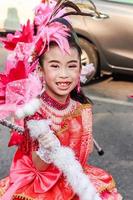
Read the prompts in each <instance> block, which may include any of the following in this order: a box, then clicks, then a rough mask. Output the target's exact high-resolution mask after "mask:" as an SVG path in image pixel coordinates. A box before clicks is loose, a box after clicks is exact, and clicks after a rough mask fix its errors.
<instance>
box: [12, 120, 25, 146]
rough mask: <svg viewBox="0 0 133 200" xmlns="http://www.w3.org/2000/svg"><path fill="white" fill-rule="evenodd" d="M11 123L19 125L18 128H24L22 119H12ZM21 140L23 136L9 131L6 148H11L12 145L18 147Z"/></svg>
mask: <svg viewBox="0 0 133 200" xmlns="http://www.w3.org/2000/svg"><path fill="white" fill-rule="evenodd" d="M11 121H12V122H13V123H15V124H17V125H19V126H22V127H24V120H23V119H21V120H17V119H12V120H11ZM23 140H24V135H23V134H20V133H18V132H17V131H14V130H11V131H10V140H9V142H8V147H11V146H14V145H17V146H18V145H20V144H22V142H23Z"/></svg>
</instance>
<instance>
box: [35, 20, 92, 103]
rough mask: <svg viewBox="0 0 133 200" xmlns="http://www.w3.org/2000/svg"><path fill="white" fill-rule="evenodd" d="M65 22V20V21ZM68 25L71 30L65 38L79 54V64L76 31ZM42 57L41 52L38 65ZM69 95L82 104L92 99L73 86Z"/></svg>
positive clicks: (41, 63)
mask: <svg viewBox="0 0 133 200" xmlns="http://www.w3.org/2000/svg"><path fill="white" fill-rule="evenodd" d="M65 24H66V21H65ZM68 25H69V28H70V30H71V32H70V33H69V36H68V38H67V39H68V43H69V45H70V47H72V48H76V49H77V51H78V54H79V59H80V66H81V53H82V50H81V48H80V45H79V42H78V36H77V35H76V33H75V31H74V30H73V28H72V26H71V25H70V24H69V23H68V22H67V26H68ZM49 46H50V47H54V46H57V44H56V43H55V42H53V41H51V42H50V44H49ZM44 58H45V53H44V54H42V55H41V56H40V57H39V64H40V66H43V60H44ZM81 67H82V66H81ZM70 96H71V98H72V99H73V100H75V101H78V102H80V103H83V104H86V103H91V104H92V101H91V100H90V99H89V98H88V97H86V96H85V95H84V93H83V91H82V90H80V92H77V88H74V89H73V90H72V91H71V93H70Z"/></svg>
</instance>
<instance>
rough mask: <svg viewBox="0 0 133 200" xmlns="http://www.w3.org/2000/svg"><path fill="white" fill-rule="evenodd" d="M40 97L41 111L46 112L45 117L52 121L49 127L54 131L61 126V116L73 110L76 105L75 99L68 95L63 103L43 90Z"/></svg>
mask: <svg viewBox="0 0 133 200" xmlns="http://www.w3.org/2000/svg"><path fill="white" fill-rule="evenodd" d="M41 99H42V111H43V112H44V113H45V114H46V116H47V118H48V119H50V120H51V121H52V125H51V128H52V129H53V130H54V131H58V130H59V129H60V128H61V122H62V119H63V117H64V116H65V115H67V114H69V113H71V112H73V111H74V110H75V109H76V107H77V103H76V101H74V100H72V99H71V98H70V97H68V98H67V100H66V102H65V103H64V104H63V103H60V102H58V101H57V100H55V99H53V98H52V97H50V96H49V95H48V94H47V93H46V92H44V93H43V95H42V97H41Z"/></svg>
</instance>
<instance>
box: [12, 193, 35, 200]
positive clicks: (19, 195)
mask: <svg viewBox="0 0 133 200" xmlns="http://www.w3.org/2000/svg"><path fill="white" fill-rule="evenodd" d="M15 198H18V199H24V200H35V199H33V198H31V197H28V196H26V195H24V194H14V195H13V200H15Z"/></svg>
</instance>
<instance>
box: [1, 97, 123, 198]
mask: <svg viewBox="0 0 133 200" xmlns="http://www.w3.org/2000/svg"><path fill="white" fill-rule="evenodd" d="M50 117H51V119H52V125H51V129H52V130H54V133H55V134H56V136H57V137H58V139H59V140H60V143H61V145H63V146H69V147H70V148H72V149H73V151H74V152H75V155H76V157H77V159H78V160H79V162H80V163H81V164H82V167H83V169H84V172H85V173H86V174H87V175H88V177H89V178H90V180H91V182H92V183H93V184H94V186H95V188H96V189H97V191H98V192H99V193H100V196H101V198H102V199H103V200H121V199H122V197H121V195H120V194H119V193H117V189H116V187H115V182H114V180H113V178H112V176H111V175H110V174H108V173H107V172H105V171H104V170H102V169H100V168H97V167H94V166H90V165H89V164H87V160H88V156H89V155H90V153H91V152H92V150H93V138H92V107H91V105H90V104H84V105H81V104H80V103H78V102H75V101H73V100H72V99H67V102H66V104H60V103H58V102H56V101H55V100H54V99H52V98H51V97H49V96H48V95H47V94H46V93H44V95H43V96H42V106H41V108H40V110H39V111H38V112H37V113H35V115H34V116H32V117H28V118H26V119H25V132H24V136H23V137H22V136H21V140H19V139H18V141H19V144H18V150H17V152H16V154H15V157H14V160H13V162H12V166H11V169H10V175H9V177H7V178H5V179H3V180H1V181H0V196H1V197H2V195H3V194H5V193H9V194H11V195H12V194H13V198H12V199H13V200H18V199H25V200H70V199H73V200H78V199H79V198H78V196H76V195H75V194H74V192H73V191H72V189H71V186H70V185H68V183H67V180H66V178H65V177H64V176H63V174H62V172H61V171H60V170H59V169H57V167H55V166H54V165H53V164H49V167H48V168H47V169H46V170H44V171H39V170H37V169H36V168H35V166H34V164H33V162H32V156H31V153H32V151H35V150H37V148H38V142H37V140H33V139H32V138H31V137H30V135H29V131H28V129H27V127H26V121H27V120H30V119H35V120H39V119H44V118H50ZM18 137H19V136H18ZM14 138H15V139H16V134H15V133H14V134H13V136H12V138H11V141H10V145H11V143H12V144H13V143H14ZM0 199H1V198H0Z"/></svg>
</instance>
